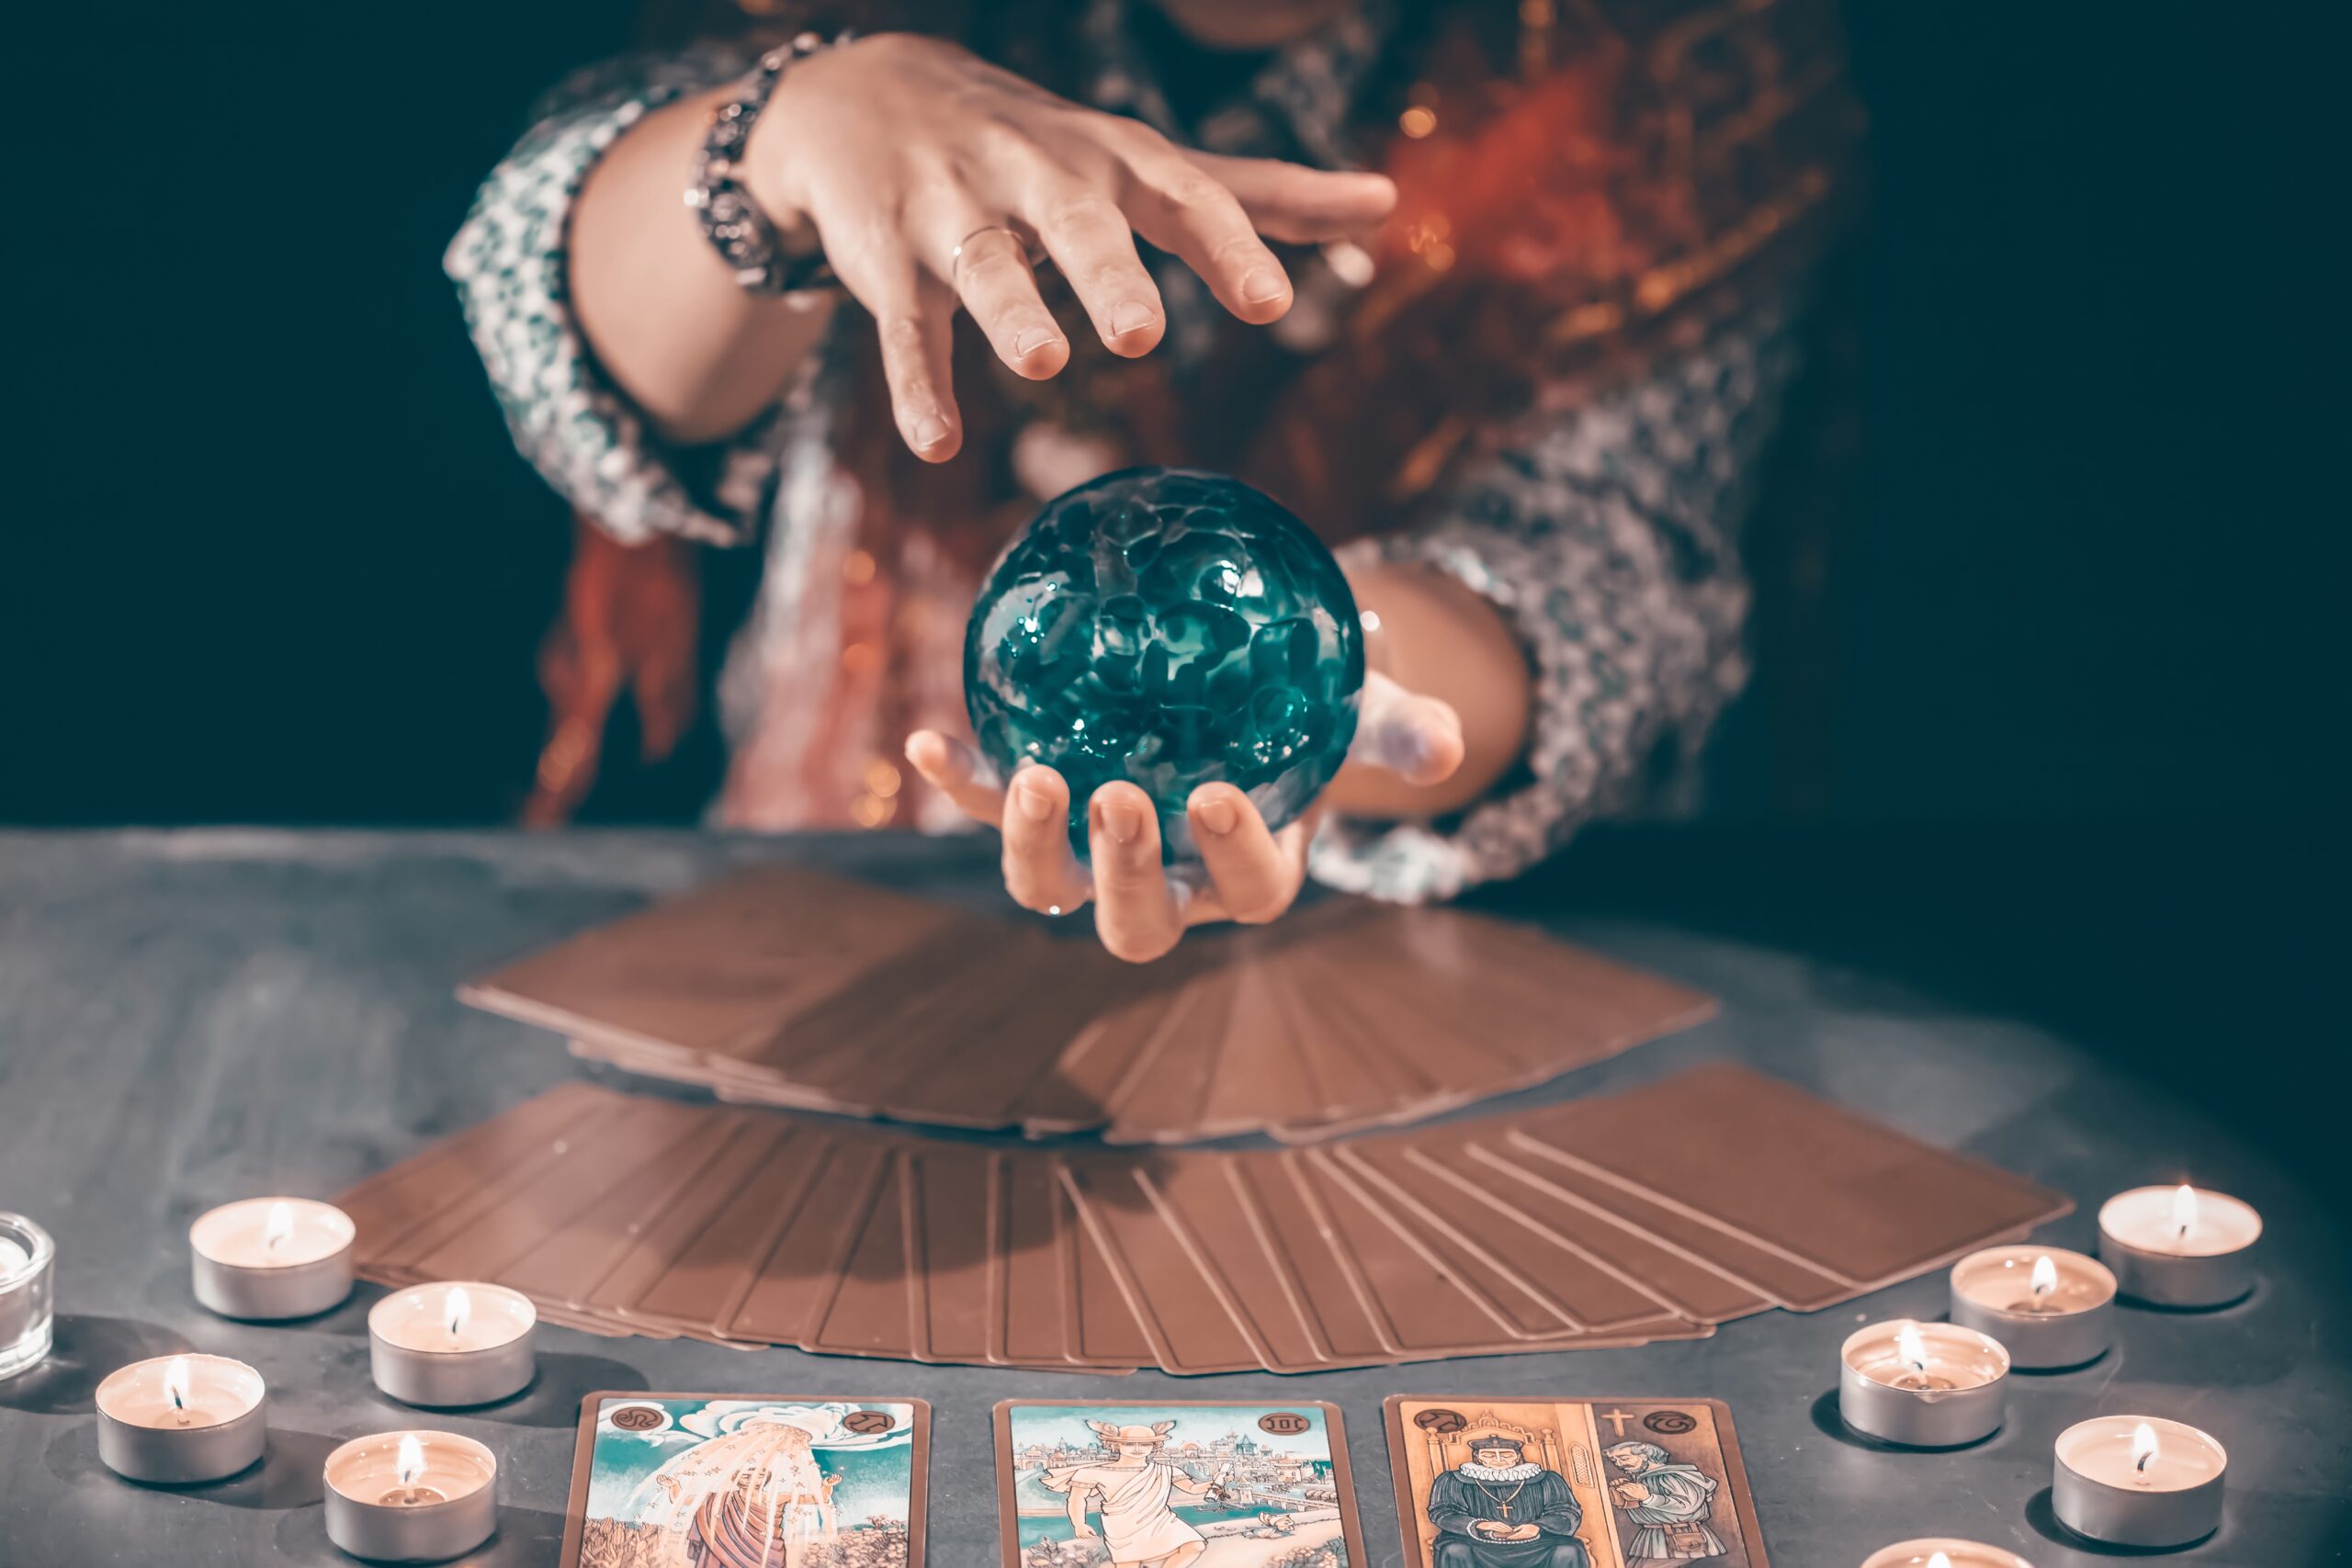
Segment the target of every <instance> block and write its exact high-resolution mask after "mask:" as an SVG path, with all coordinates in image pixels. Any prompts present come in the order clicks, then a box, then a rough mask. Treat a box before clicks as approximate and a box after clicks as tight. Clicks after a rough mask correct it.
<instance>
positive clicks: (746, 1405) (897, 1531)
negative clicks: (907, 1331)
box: [560, 1390, 931, 1568]
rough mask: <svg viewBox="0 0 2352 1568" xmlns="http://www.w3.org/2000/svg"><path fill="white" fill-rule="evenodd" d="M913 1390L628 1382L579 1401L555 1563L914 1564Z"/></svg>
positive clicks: (926, 1424) (917, 1524)
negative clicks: (669, 1387) (805, 1390)
mask: <svg viewBox="0 0 2352 1568" xmlns="http://www.w3.org/2000/svg"><path fill="white" fill-rule="evenodd" d="M930 1449H931V1407H930V1406H929V1405H928V1404H924V1403H923V1402H922V1400H920V1399H836V1398H827V1397H814V1396H809V1395H806V1394H756V1393H733V1394H723V1393H624V1392H620V1391H617V1390H608V1391H602V1392H599V1393H591V1394H589V1395H588V1396H587V1397H586V1398H585V1399H583V1400H582V1402H581V1406H580V1437H579V1441H578V1443H577V1445H576V1446H575V1447H574V1449H573V1457H572V1465H571V1502H570V1506H568V1507H566V1509H565V1510H564V1531H563V1554H562V1557H561V1558H560V1562H561V1564H562V1568H634V1565H637V1564H653V1563H693V1564H695V1565H697V1568H768V1565H769V1564H774V1563H779V1562H790V1563H794V1564H800V1563H807V1564H809V1565H810V1568H817V1565H820V1564H838V1565H841V1568H851V1565H854V1568H922V1562H923V1535H924V1524H925V1519H924V1513H925V1500H926V1499H925V1494H926V1493H927V1492H928V1490H929V1481H930Z"/></svg>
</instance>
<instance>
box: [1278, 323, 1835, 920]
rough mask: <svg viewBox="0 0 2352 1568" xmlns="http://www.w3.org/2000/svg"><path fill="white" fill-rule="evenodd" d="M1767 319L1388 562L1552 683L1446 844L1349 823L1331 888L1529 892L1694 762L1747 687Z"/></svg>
mask: <svg viewBox="0 0 2352 1568" xmlns="http://www.w3.org/2000/svg"><path fill="white" fill-rule="evenodd" d="M1790 357H1791V355H1790V350H1789V344H1788V342H1787V336H1786V334H1785V333H1783V332H1782V331H1781V327H1780V325H1779V321H1778V320H1777V318H1769V319H1760V320H1759V319H1751V320H1749V321H1746V322H1744V323H1742V324H1740V325H1738V326H1736V327H1735V328H1732V329H1728V330H1724V331H1722V332H1719V333H1717V334H1716V335H1715V336H1714V337H1713V338H1712V339H1711V340H1710V341H1708V342H1707V343H1705V344H1702V345H1701V346H1700V347H1698V348H1697V349H1695V350H1692V351H1690V352H1687V353H1685V354H1683V355H1679V357H1676V358H1674V359H1672V360H1669V361H1668V362H1666V363H1664V364H1662V365H1660V366H1658V367H1655V368H1654V369H1652V370H1651V371H1649V372H1648V373H1647V374H1646V375H1645V377H1644V378H1640V379H1637V380H1635V381H1634V382H1631V383H1629V384H1626V385H1623V386H1621V387H1618V388H1616V389H1611V390H1610V391H1607V392H1605V393H1602V394H1601V395H1600V396H1598V397H1596V398H1594V399H1592V400H1589V401H1587V402H1585V403H1583V404H1582V405H1581V406H1579V407H1577V408H1576V409H1574V410H1573V411H1571V412H1566V413H1555V414H1546V415H1544V416H1543V417H1542V418H1541V419H1539V420H1537V421H1534V422H1532V423H1530V425H1529V427H1528V428H1527V430H1526V431H1525V433H1524V434H1523V435H1521V436H1519V437H1516V438H1514V439H1513V440H1511V441H1510V442H1507V443H1505V444H1504V445H1503V446H1502V447H1501V448H1500V449H1499V450H1498V451H1497V452H1496V453H1495V454H1494V455H1493V456H1492V457H1487V458H1485V459H1483V460H1481V461H1479V462H1478V463H1477V464H1476V466H1475V467H1474V468H1473V469H1472V471H1470V472H1467V473H1465V474H1464V476H1463V477H1462V479H1460V481H1459V482H1458V483H1457V484H1456V485H1455V486H1454V488H1453V490H1452V491H1451V492H1450V493H1449V494H1448V495H1447V496H1446V497H1444V498H1443V499H1442V503H1441V504H1440V505H1439V506H1438V507H1436V508H1435V509H1434V512H1433V516H1434V517H1435V519H1436V520H1435V521H1434V522H1432V523H1431V524H1430V525H1427V526H1425V527H1423V528H1420V529H1419V530H1417V531H1414V532H1411V533H1408V534H1403V535H1399V536H1394V537H1391V538H1387V539H1383V540H1379V541H1376V542H1374V544H1373V545H1372V546H1371V548H1372V549H1373V550H1375V551H1376V552H1377V553H1378V556H1379V557H1380V558H1386V559H1389V560H1397V561H1411V562H1418V563H1420V564H1423V565H1427V566H1431V567H1434V568H1437V569H1438V570H1442V571H1445V572H1448V573H1450V574H1452V575H1453V577H1455V578H1458V579H1459V580H1460V581H1463V582H1464V583H1467V584H1468V585H1469V586H1470V587H1471V588H1473V589H1474V590H1476V592H1479V593H1481V594H1483V595H1485V596H1486V597H1487V598H1488V599H1490V600H1492V601H1493V602H1494V603H1495V604H1496V605H1497V606H1498V608H1499V609H1500V610H1501V611H1502V613H1503V615H1504V616H1505V617H1506V618H1507V619H1508V620H1509V621H1510V624H1511V625H1512V626H1513V627H1514V628H1515V629H1516V630H1517V631H1518V633H1519V635H1520V637H1521V640H1522V642H1523V643H1524V644H1525V646H1526V649H1527V651H1528V658H1529V662H1530V664H1531V666H1532V669H1533V671H1534V676H1535V697H1534V704H1535V714H1534V716H1533V724H1532V730H1531V734H1530V739H1529V742H1528V750H1527V755H1526V758H1525V760H1524V762H1523V764H1522V766H1521V769H1520V770H1519V772H1518V773H1516V774H1514V775H1513V776H1511V777H1510V778H1507V779H1506V780H1505V781H1504V783H1503V784H1501V785H1500V786H1498V793H1496V794H1495V795H1491V796H1489V797H1488V798H1487V799H1485V800H1482V801H1479V802H1477V803H1476V804H1475V805H1473V806H1472V807H1469V808H1468V809H1467V810H1466V811H1464V812H1463V813H1462V814H1461V815H1459V816H1458V817H1455V818H1450V819H1445V820H1441V821H1437V822H1430V823H1419V822H1406V823H1395V824H1385V823H1369V822H1348V821H1339V820H1334V821H1332V822H1330V823H1329V824H1327V826H1326V827H1325V829H1324V830H1323V832H1322V833H1321V834H1320V835H1319V836H1318V837H1317V840H1316V843H1315V845H1314V851H1313V859H1312V862H1311V863H1312V866H1313V869H1314V872H1315V874H1316V876H1317V879H1318V880H1320V881H1323V882H1326V883H1329V884H1330V885H1332V886H1337V887H1341V888H1345V889H1348V890H1349V891H1351V892H1358V893H1369V894H1371V895H1373V896H1374V897H1382V898H1389V899H1395V900H1398V901H1404V902H1412V901H1419V900H1422V899H1429V898H1444V897H1452V896H1453V895H1454V894H1455V893H1458V892H1460V891H1461V890H1462V889H1464V888H1465V887H1468V886H1473V885H1474V884H1476V883H1480V882H1487V881H1492V880H1495V879H1497V878H1501V877H1509V876H1515V875H1517V874H1519V873H1521V872H1522V871H1524V870H1526V869H1527V868H1528V867H1529V866H1531V865H1533V864H1534V863H1536V862H1538V861H1540V860H1542V859H1543V858H1544V856H1546V855H1548V854H1550V853H1551V852H1553V851H1555V850H1556V849H1558V848H1559V847H1560V846H1561V845H1563V844H1565V843H1566V842H1567V840H1569V838H1570V837H1571V836H1573V835H1574V834H1575V832H1576V831H1577V829H1578V828H1580V827H1582V826H1583V825H1584V824H1585V823H1587V822H1589V821H1591V820H1592V819H1594V818H1597V817H1601V816H1605V815H1608V814H1610V813H1612V812H1616V811H1621V810H1623V809H1626V808H1627V807H1631V806H1634V805H1635V804H1637V803H1638V800H1639V796H1640V794H1641V791H1642V788H1643V786H1644V785H1645V784H1650V783H1652V782H1653V781H1655V780H1656V779H1657V777H1658V775H1659V773H1660V772H1661V765H1662V764H1670V763H1673V762H1676V761H1683V760H1687V759H1689V758H1691V757H1693V756H1695V755H1696V753H1697V751H1698V749H1699V745H1700V743H1701V742H1702V740H1703V739H1705V735H1706V731H1707V728H1708V727H1709V726H1710V725H1711V724H1712V723H1713V719H1714V717H1715V716H1716V714H1717V713H1719V712H1720V711H1721V710H1722V709H1723V707H1724V704H1725V703H1727V702H1728V701H1729V700H1730V699H1731V698H1732V697H1733V696H1735V695H1736V694H1737V693H1738V692H1739V689H1740V687H1741V686H1742V685H1743V684H1745V683H1746V681H1747V660H1746V655H1745V651H1744V649H1743V645H1742V637H1741V625H1742V622H1743V621H1744V620H1745V619H1746V617H1747V599H1748V590H1747V577H1746V575H1745V574H1744V572H1743V571H1742V570H1741V567H1740V561H1739V556H1738V552H1737V549H1736V529H1737V524H1738V521H1739V515H1740V513H1741V511H1742V509H1743V507H1744V501H1745V498H1744V496H1743V493H1742V491H1743V486H1742V482H1741V481H1742V480H1743V479H1744V478H1745V477H1746V475H1747V471H1748V469H1749V468H1750V466H1751V463H1752V460H1753V459H1754V457H1756V454H1757V450H1758V447H1759V446H1761V444H1762V439H1763V436H1764V434H1765V432H1766V427H1767V426H1768V425H1769V423H1770V420H1769V418H1768V417H1767V416H1768V414H1769V412H1770V407H1771V404H1772V402H1773V400H1774V396H1775V394H1777V392H1778V391H1779V389H1780V388H1781V386H1782V385H1783V384H1784V382H1785V380H1786V378H1787V375H1788V371H1789V369H1790V365H1789V360H1790Z"/></svg>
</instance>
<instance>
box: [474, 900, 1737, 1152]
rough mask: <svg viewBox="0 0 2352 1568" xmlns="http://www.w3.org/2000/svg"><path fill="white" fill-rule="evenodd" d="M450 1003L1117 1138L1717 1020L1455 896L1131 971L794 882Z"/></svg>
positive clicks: (639, 919)
mask: <svg viewBox="0 0 2352 1568" xmlns="http://www.w3.org/2000/svg"><path fill="white" fill-rule="evenodd" d="M460 994H461V995H462V996H463V997H464V998H465V999H466V1000H468V1001H469V1002H472V1003H474V1004H475V1005H477V1006H480V1007H483V1008H486V1009H489V1010H492V1011H493V1012H499V1013H503V1014H505V1015H507V1016H509V1017H513V1018H518V1019H521V1020H524V1021H526V1022H531V1023H537V1024H540V1025H543V1026H545V1027H548V1028H551V1029H559V1030H561V1031H563V1032H566V1033H568V1034H570V1035H571V1042H572V1043H571V1048H572V1050H573V1051H574V1052H575V1053H576V1054H578V1055H582V1056H584V1057H589V1058H592V1059H595V1060H600V1061H605V1062H610V1063H612V1064H614V1065H615V1066H620V1067H622V1068H625V1069H627V1070H628V1071H630V1072H635V1073H640V1074H644V1075H647V1076H649V1077H662V1078H668V1079H672V1080H674V1081H677V1082H682V1083H692V1084H697V1085H701V1086H703V1087H706V1088H708V1089H712V1090H713V1091H715V1092H716V1093H717V1094H718V1097H719V1098H720V1099H722V1100H732V1101H738V1102H742V1103H749V1104H764V1105H779V1106H789V1107H796V1108H800V1109H805V1110H813V1111H835V1112H840V1113H842V1114H847V1115H855V1116H884V1117H890V1118H894V1119H897V1120H899V1121H906V1122H929V1123H934V1124H939V1125H945V1126H956V1127H972V1128H1019V1129H1020V1130H1022V1131H1023V1132H1024V1133H1026V1134H1030V1135H1031V1136H1033V1137H1045V1136H1051V1135H1056V1134H1069V1133H1079V1132H1092V1133H1096V1134H1099V1135H1100V1136H1101V1137H1102V1138H1103V1140H1104V1141H1105V1142H1109V1143H1115V1144H1133V1143H1169V1144H1176V1143H1193V1142H1199V1141H1201V1140H1204V1139H1210V1138H1219V1137H1226V1136H1229V1135H1232V1134H1241V1133H1252V1132H1265V1133H1271V1134H1273V1135H1274V1136H1275V1137H1277V1138H1280V1139H1283V1140H1284V1141H1286V1142H1311V1141H1314V1140H1317V1139H1320V1138H1325V1137H1329V1136H1332V1135H1334V1134H1339V1133H1342V1132H1345V1131H1348V1130H1350V1129H1353V1128H1363V1127H1371V1126H1378V1125H1398V1124H1402V1123H1406V1122H1418V1121H1421V1120H1424V1119H1426V1118H1428V1117H1430V1116H1432V1115H1435V1114H1437V1113H1439V1112H1441V1111H1447V1110H1451V1109H1453V1108H1455V1107H1458V1106H1463V1105H1468V1104H1471V1103H1474V1102H1476V1101H1477V1100H1485V1099H1488V1098H1490V1097H1492V1096H1495V1095H1498V1094H1503V1093H1508V1092H1509V1091H1510V1090H1512V1089H1522V1088H1525V1087H1527V1086H1529V1085H1532V1084H1537V1083H1541V1082H1544V1080H1546V1079H1549V1078H1552V1077H1557V1076H1558V1075H1559V1074H1561V1073H1564V1072H1566V1071H1568V1070H1570V1069H1571V1068H1575V1067H1578V1066H1584V1065H1586V1064H1587V1063H1590V1062H1595V1061H1599V1060H1600V1059H1601V1058H1603V1057H1606V1056H1611V1055H1615V1054H1617V1053H1618V1052H1620V1051H1623V1050H1625V1049H1627V1048H1628V1047H1631V1046H1634V1045H1638V1044H1641V1043H1644V1042H1645V1041H1648V1040H1654V1039H1657V1037H1658V1036H1660V1035H1663V1034H1668V1033H1670V1032H1673V1031H1675V1030H1678V1029H1682V1028H1685V1027H1687V1026H1689V1025H1691V1024H1692V1023H1695V1022H1697V1021H1700V1020H1702V1019H1703V1018H1705V1017H1707V1016H1708V1015H1709V1014H1710V1013H1712V1012H1713V1010H1714V1004H1713V1001H1712V1000H1710V999H1709V998H1706V997H1704V996H1702V995H1700V994H1698V993H1697V992H1694V991H1691V990H1687V989H1685V988H1683V987H1680V986H1677V985H1673V984H1671V983H1669V982H1668V981H1665V980H1661V979H1658V978H1656V977H1655V976H1649V975H1645V974H1643V973H1641V972H1640V971H1638V970H1634V969H1630V968H1627V967H1626V966H1624V965H1623V964H1617V963H1614V962H1612V961H1611V960H1608V959H1604V958H1600V957H1599V956H1597V955H1595V954H1593V953H1587V952H1584V951H1582V950H1581V949H1578V948H1575V947H1571V946H1568V945H1566V943H1563V942H1557V941H1555V940H1554V939H1552V938H1550V937H1548V936H1545V935H1544V934H1542V933H1541V932H1538V931H1532V930H1530V929H1528V928H1526V927H1523V926H1520V925H1515V924H1513V923H1511V922H1510V921H1506V920H1498V919H1488V918H1486V917H1483V916H1479V915H1474V914H1467V913H1464V912H1462V911H1458V910H1452V909H1442V908H1438V909H1408V908H1393V907H1390V906H1386V905H1380V904H1373V903H1368V902H1364V901H1362V900H1355V899H1332V900H1329V901H1327V902H1324V903H1320V904H1317V905H1316V906H1314V907H1313V908H1307V909H1304V910H1301V911H1298V912H1297V913H1295V915H1293V916H1292V917H1291V918H1289V919H1284V920H1283V921H1281V922H1278V923H1277V924H1275V925H1272V926H1269V927H1265V928H1261V929H1259V930H1250V931H1245V930H1233V929H1227V930H1223V931H1204V932H1198V933H1195V934H1194V935H1193V936H1192V937H1191V938H1188V939H1187V940H1186V942H1185V943H1184V945H1183V946H1182V948H1180V949H1179V950H1178V951H1177V952H1176V953H1173V954H1172V955H1170V957H1168V958H1166V959H1163V960H1161V961H1160V962H1159V963H1158V964H1148V965H1141V966H1138V965H1136V964H1125V963H1121V962H1120V961H1119V960H1117V959H1115V958H1112V957H1110V956H1109V955H1108V954H1106V953H1103V951H1102V948H1101V945H1100V944H1099V943H1098V942H1096V941H1095V940H1094V936H1093V933H1092V931H1091V921H1088V920H1086V919H1083V918H1081V919H1079V920H1077V921H1075V922H1071V923H1066V924H1061V925H1057V924H1054V923H1051V922H1047V921H1043V920H1034V919H1004V918H995V917H990V916H986V915H978V914H972V913H968V912H964V911H959V910H956V909H954V908H949V907H946V906H944V905H940V904H936V903H933V902H930V901H927V900H923V899H918V898H913V897H907V896H905V895H901V894H897V893H891V892H888V891H885V890H882V889H878V888H874V887H869V886H864V885H862V884H858V883H852V882H844V881H841V880H838V879H835V878H832V877H828V876H823V875H820V874H815V873H811V872H806V871H799V870H793V869H777V870H769V871H760V872H753V873H750V874H744V875H741V876H738V877H736V878H734V879H732V880H730V881H727V882H722V883H718V884H716V885H714V886H710V887H707V888H704V889H702V890H700V891H698V892H695V893H693V894H690V895H688V896H686V897H682V898H678V899H675V900H673V901H671V902H669V903H665V904H662V905H660V906H658V907H656V908H652V909H650V910H647V911H645V912H644V913H642V914H639V915H636V916H633V917H631V918H629V919H624V920H620V921H617V922H616V923H615V924H612V925H608V926H605V927H602V928H600V929H598V930H596V931H590V932H588V933H586V934H585V935H582V936H580V937H577V938H575V939H573V940H571V941H570V942H564V943H563V944H561V945H560V946H558V947H555V948H552V949H549V950H548V951H547V952H545V953H539V954H537V955H536V956H534V957H532V958H528V959H526V960H524V961H523V962H521V963H518V964H513V965H510V966H509V967H507V968H505V969H503V970H501V971H499V972H498V973H497V974H495V975H492V976H489V977H487V978H485V979H483V980H481V981H480V982H478V983H476V984H474V985H472V986H469V987H466V988H465V989H464V990H463V991H462V992H461V993H460ZM1441 1043H1442V1044H1441Z"/></svg>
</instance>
